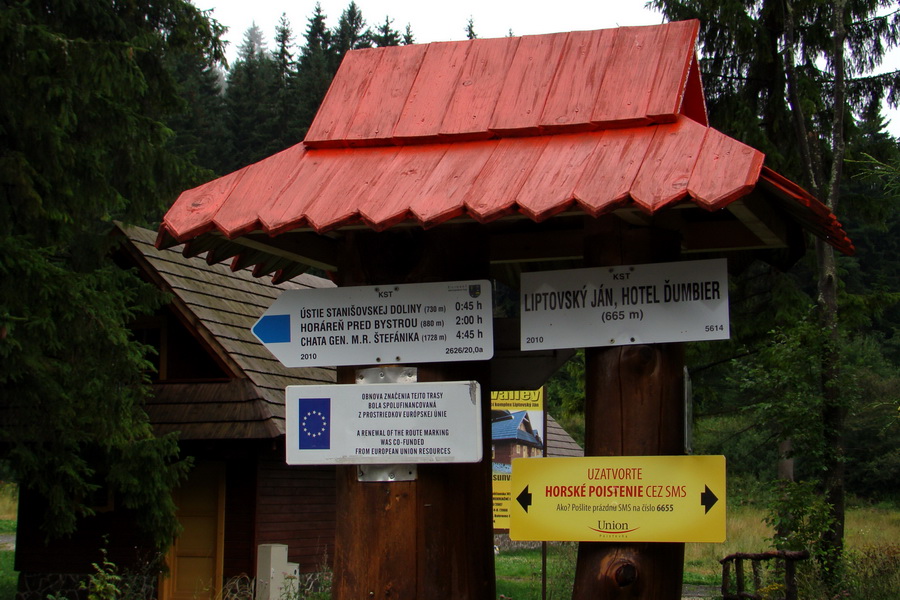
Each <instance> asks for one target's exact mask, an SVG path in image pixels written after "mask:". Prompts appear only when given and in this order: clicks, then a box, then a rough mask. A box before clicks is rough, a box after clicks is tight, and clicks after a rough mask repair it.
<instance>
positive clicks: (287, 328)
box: [251, 315, 291, 344]
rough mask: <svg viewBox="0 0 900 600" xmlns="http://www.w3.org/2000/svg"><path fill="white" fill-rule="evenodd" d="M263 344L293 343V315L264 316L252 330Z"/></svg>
mask: <svg viewBox="0 0 900 600" xmlns="http://www.w3.org/2000/svg"><path fill="white" fill-rule="evenodd" d="M251 331H252V332H253V335H255V336H256V337H257V338H259V341H261V342H262V343H263V344H286V343H289V342H290V341H291V315H263V316H262V317H260V319H259V321H257V322H256V325H254V326H253V328H252V329H251Z"/></svg>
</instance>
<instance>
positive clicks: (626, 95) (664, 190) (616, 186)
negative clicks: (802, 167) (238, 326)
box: [159, 21, 853, 263]
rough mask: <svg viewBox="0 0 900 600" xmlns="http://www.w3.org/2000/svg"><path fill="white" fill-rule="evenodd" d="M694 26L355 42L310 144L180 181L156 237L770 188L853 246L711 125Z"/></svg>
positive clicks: (549, 211) (650, 205)
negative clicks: (183, 184)
mask: <svg viewBox="0 0 900 600" xmlns="http://www.w3.org/2000/svg"><path fill="white" fill-rule="evenodd" d="M698 27H699V24H698V22H696V21H684V22H678V23H670V24H666V25H659V26H651V27H623V28H618V29H607V30H599V31H585V32H571V33H558V34H550V35H538V36H525V37H521V38H512V37H510V38H500V39H484V40H481V39H476V40H471V41H465V42H441V43H432V44H427V45H411V46H401V47H391V48H376V49H366V50H358V51H353V52H349V53H348V54H347V55H346V57H345V59H344V61H343V63H342V64H341V67H340V69H339V71H338V73H337V76H336V77H335V79H334V82H333V83H332V85H331V88H330V89H329V91H328V94H327V96H326V98H325V100H324V102H323V104H322V106H321V108H320V110H319V112H318V114H317V116H316V118H315V121H314V122H313V124H312V126H311V128H310V130H309V133H308V134H307V137H306V139H305V140H304V142H303V143H302V144H298V145H297V146H294V147H292V148H288V149H287V150H284V151H283V152H280V153H278V154H276V155H274V156H272V157H269V158H267V159H265V160H263V161H261V162H259V163H256V164H253V165H250V166H248V167H245V168H244V169H241V170H240V171H237V172H235V173H231V174H229V175H226V176H224V177H221V178H219V179H217V180H215V181H212V182H210V183H207V184H205V185H203V186H200V187H198V188H195V189H192V190H188V191H186V192H184V193H183V194H182V195H181V196H180V197H179V198H178V200H177V201H176V202H175V204H174V205H173V206H172V208H171V209H170V210H169V212H168V213H167V214H166V216H165V219H164V221H163V225H162V227H161V230H160V241H159V243H160V244H161V245H168V244H173V243H175V242H176V241H177V242H184V241H187V240H191V239H192V238H195V237H197V236H199V235H201V234H204V233H209V232H213V233H215V232H218V233H221V234H224V236H226V237H227V238H232V239H233V238H235V237H238V236H241V235H244V234H247V233H250V232H254V231H260V232H265V233H268V234H270V235H277V234H280V233H284V232H288V231H293V230H312V231H314V232H317V233H324V232H327V231H330V230H335V229H338V228H341V227H345V226H348V225H360V224H363V225H365V226H368V227H370V228H372V229H374V230H378V231H380V230H384V229H387V228H389V227H392V226H394V225H397V224H399V223H403V222H414V223H417V224H419V225H421V226H424V227H433V226H436V225H439V224H441V223H444V222H446V221H448V220H450V219H455V218H461V217H465V218H470V219H474V220H475V221H478V222H482V223H487V222H491V221H494V220H496V219H498V218H500V217H503V216H507V215H511V214H519V215H524V216H525V217H527V218H530V219H532V220H534V221H542V220H544V219H547V218H549V217H552V216H553V215H555V214H558V213H561V212H564V211H569V210H573V209H574V210H580V211H583V212H584V213H587V214H589V215H592V216H599V215H603V214H605V213H608V212H610V211H612V210H614V209H616V208H621V207H623V206H628V205H635V206H637V207H639V208H640V209H642V210H643V211H645V212H647V213H650V214H652V213H655V212H656V211H659V210H660V209H662V208H665V207H667V206H670V205H672V204H674V203H678V202H682V201H690V202H693V203H694V204H696V205H698V206H701V207H703V208H705V209H708V210H716V209H719V208H722V207H724V206H727V205H728V204H729V203H731V202H733V201H735V200H737V199H739V198H741V197H743V196H746V195H747V194H749V193H750V192H751V191H752V190H753V189H754V188H756V187H757V186H760V187H762V188H763V189H764V190H766V191H767V192H768V193H769V194H770V195H771V196H772V197H774V198H776V199H777V200H778V201H779V202H780V203H781V204H782V205H783V208H785V209H786V210H787V212H788V213H789V214H790V215H791V216H792V217H793V218H795V219H796V220H798V221H799V222H800V223H801V224H802V225H803V226H804V227H805V228H807V229H808V230H811V231H812V232H813V233H814V234H816V235H819V236H821V237H823V238H825V239H827V240H828V241H829V243H831V244H832V245H833V246H835V247H836V248H838V249H839V250H841V251H844V252H848V253H852V251H853V246H852V243H851V242H850V240H849V239H848V238H847V236H846V234H845V233H844V232H843V230H842V228H841V224H840V223H839V222H837V220H836V219H835V217H834V215H832V214H831V213H830V212H829V211H828V210H827V209H826V208H825V207H824V206H823V205H822V204H821V203H819V202H818V201H817V200H816V199H814V198H813V197H812V196H811V195H810V194H808V193H807V192H805V191H804V190H802V189H801V188H800V187H798V186H797V185H796V184H793V183H792V182H790V181H788V180H786V179H784V178H783V177H781V176H779V175H778V174H776V173H774V172H772V171H771V170H769V169H768V168H766V167H764V166H763V159H764V156H763V154H762V153H761V152H759V151H757V150H755V149H753V148H751V147H749V146H747V145H745V144H742V143H741V142H738V141H737V140H734V139H732V138H729V137H728V136H726V135H724V134H722V133H720V132H718V131H716V130H715V129H712V128H710V127H709V126H708V124H707V120H706V109H705V103H704V99H703V92H702V87H701V82H700V76H699V70H698V67H697V60H696V55H695V43H696V36H697V30H698ZM237 262H239V261H236V263H237Z"/></svg>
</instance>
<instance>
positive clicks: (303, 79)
mask: <svg viewBox="0 0 900 600" xmlns="http://www.w3.org/2000/svg"><path fill="white" fill-rule="evenodd" d="M325 18H326V16H325V13H323V12H322V6H321V5H320V4H318V3H316V7H315V9H314V10H313V14H312V15H311V16H310V17H309V19H308V21H307V25H306V34H305V36H304V40H305V43H304V45H303V47H302V48H301V50H300V60H299V61H298V67H297V89H298V93H299V96H300V98H299V103H298V105H297V116H298V119H299V122H300V123H301V124H302V126H304V127H305V128H306V129H308V128H309V125H310V124H311V123H312V121H313V118H314V117H315V116H316V111H318V110H319V105H320V104H321V103H322V100H324V99H325V93H326V92H327V91H328V86H329V85H330V84H331V79H332V78H333V77H334V73H335V71H334V70H332V64H333V61H332V60H331V59H330V58H329V55H330V53H331V39H332V35H331V31H330V30H329V29H328V27H327V26H326V24H325ZM335 68H336V67H335Z"/></svg>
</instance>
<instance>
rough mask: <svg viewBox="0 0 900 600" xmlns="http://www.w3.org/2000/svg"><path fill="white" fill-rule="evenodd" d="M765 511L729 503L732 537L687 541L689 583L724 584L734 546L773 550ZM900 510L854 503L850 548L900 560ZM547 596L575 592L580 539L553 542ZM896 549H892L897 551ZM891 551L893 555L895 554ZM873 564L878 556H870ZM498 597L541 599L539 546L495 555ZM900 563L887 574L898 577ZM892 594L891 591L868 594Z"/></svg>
mask: <svg viewBox="0 0 900 600" xmlns="http://www.w3.org/2000/svg"><path fill="white" fill-rule="evenodd" d="M764 519H765V511H764V510H763V509H761V508H758V507H753V506H738V507H735V508H730V509H729V511H728V515H727V517H726V531H727V533H728V539H727V540H726V541H725V542H724V543H721V544H698V543H690V544H685V549H684V583H686V584H691V585H710V586H717V587H718V586H719V585H720V584H721V576H722V566H721V564H720V563H719V559H721V558H723V557H725V556H727V555H729V554H733V553H735V552H764V551H767V550H771V549H772V548H771V544H770V543H769V541H768V538H770V537H771V536H772V532H771V530H770V529H769V527H768V525H766V523H765V520H764ZM897 540H900V511H898V510H897V509H896V507H855V508H851V509H850V510H849V511H848V512H847V521H846V536H845V542H846V545H847V549H848V552H851V553H857V554H858V555H871V554H873V553H875V554H879V555H885V554H888V555H891V556H893V554H896V559H895V560H896V561H897V562H900V548H898V544H897ZM548 546H549V550H548V560H547V563H548V566H547V572H548V574H547V579H548V586H547V590H548V593H547V598H551V599H557V598H569V597H571V590H572V580H573V578H574V572H575V561H576V557H577V545H576V544H574V543H573V544H555V543H551V544H548ZM892 553H893V554H892ZM891 556H889V558H891ZM866 562H867V563H868V564H874V562H873V561H871V560H869V561H866ZM496 573H497V594H498V598H500V597H504V596H505V597H506V598H507V599H509V600H539V599H540V598H541V550H540V548H539V547H538V548H510V549H501V551H500V554H499V555H497V557H496ZM898 575H900V569H897V570H895V571H893V572H892V573H889V574H887V575H885V576H882V577H881V578H882V579H885V577H886V578H888V581H893V580H891V579H890V577H894V578H897V577H898ZM501 594H502V596H501ZM863 597H871V598H889V597H891V596H877V595H871V596H863Z"/></svg>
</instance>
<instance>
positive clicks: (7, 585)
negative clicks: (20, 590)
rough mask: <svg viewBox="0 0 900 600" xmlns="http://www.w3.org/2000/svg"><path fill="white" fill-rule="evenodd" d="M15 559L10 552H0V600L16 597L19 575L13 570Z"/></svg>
mask: <svg viewBox="0 0 900 600" xmlns="http://www.w3.org/2000/svg"><path fill="white" fill-rule="evenodd" d="M15 558H16V553H15V552H13V551H12V550H0V600H13V598H15V597H16V586H17V585H18V582H19V574H18V573H16V572H15V570H13V564H14V562H15Z"/></svg>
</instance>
